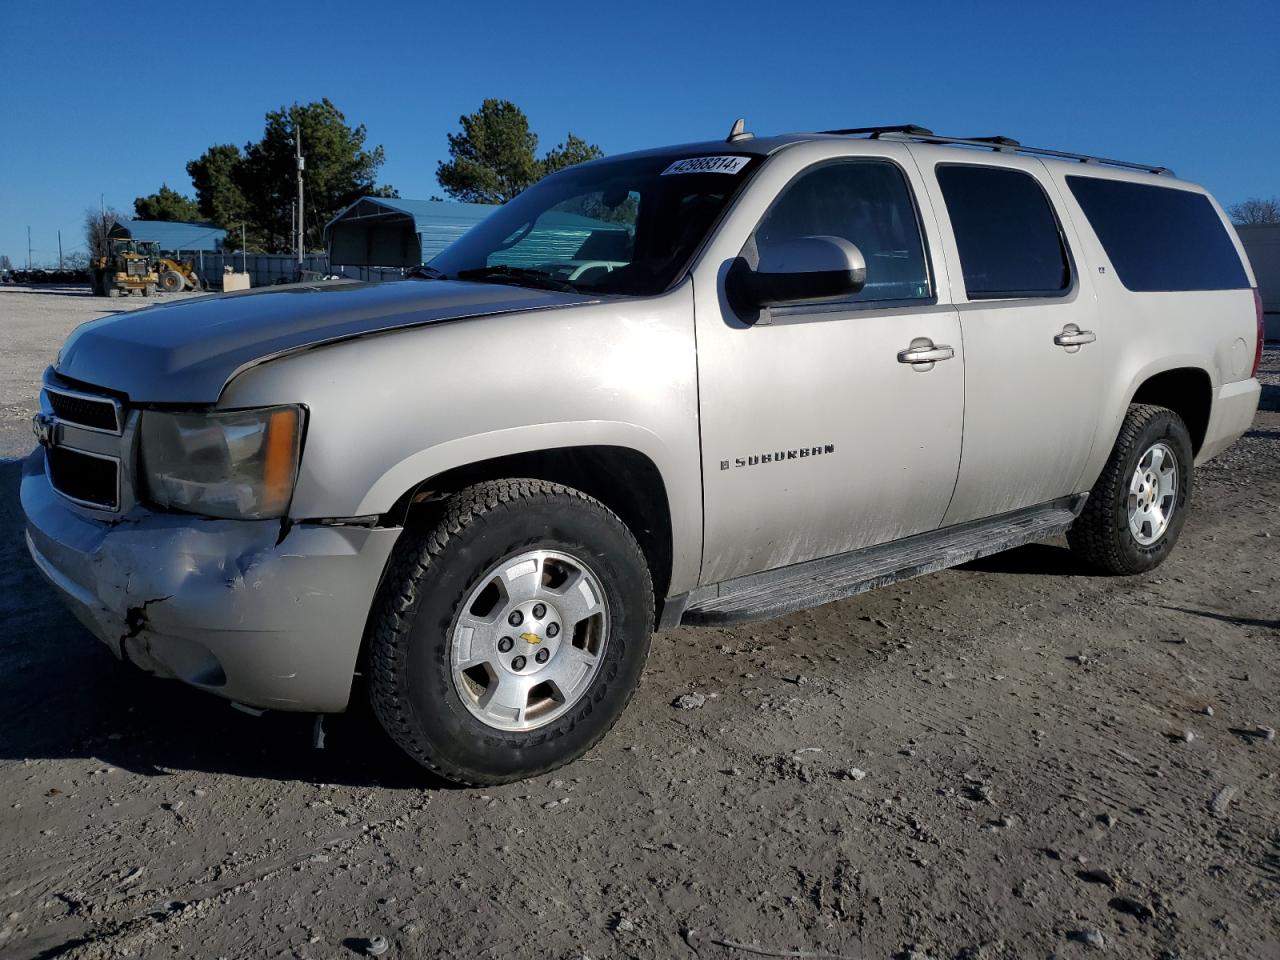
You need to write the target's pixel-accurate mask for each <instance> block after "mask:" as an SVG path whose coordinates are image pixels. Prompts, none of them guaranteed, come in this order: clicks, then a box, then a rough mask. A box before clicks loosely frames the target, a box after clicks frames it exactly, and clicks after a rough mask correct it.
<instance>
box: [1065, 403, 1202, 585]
mask: <svg viewBox="0 0 1280 960" xmlns="http://www.w3.org/2000/svg"><path fill="white" fill-rule="evenodd" d="M1149 453H1150V454H1151V457H1150V459H1149V458H1148V454H1149ZM1193 456H1194V455H1193V453H1192V449H1191V435H1190V434H1189V433H1188V432H1187V425H1186V424H1185V423H1183V422H1182V418H1181V417H1179V416H1178V415H1177V414H1176V413H1174V412H1173V411H1172V410H1169V409H1168V408H1166V407H1156V406H1152V405H1150V404H1132V405H1130V407H1129V411H1128V413H1126V414H1125V418H1124V422H1123V423H1122V424H1121V425H1120V435H1119V436H1118V437H1117V438H1116V445H1115V447H1114V448H1113V449H1112V451H1111V456H1110V458H1108V460H1107V464H1106V466H1105V467H1103V469H1102V475H1101V476H1100V477H1099V478H1098V482H1097V483H1096V484H1094V487H1093V490H1092V491H1091V492H1090V494H1089V499H1088V500H1087V501H1086V502H1085V506H1084V510H1083V511H1082V512H1081V514H1080V516H1079V517H1077V518H1076V521H1075V523H1074V524H1072V526H1071V529H1070V530H1069V531H1068V532H1067V542H1068V544H1070V546H1071V549H1072V551H1073V552H1075V553H1076V554H1077V555H1078V556H1079V557H1080V558H1081V559H1083V560H1084V561H1085V562H1086V563H1088V564H1089V565H1090V566H1092V567H1094V568H1095V569H1097V570H1100V571H1102V572H1104V573H1111V574H1135V573H1144V572H1146V571H1148V570H1153V569H1155V568H1156V567H1158V566H1159V565H1160V564H1162V563H1163V562H1164V560H1165V558H1166V557H1168V556H1169V552H1170V551H1171V550H1172V549H1173V545H1174V544H1175V543H1177V542H1178V535H1179V534H1180V533H1181V532H1182V525H1183V523H1185V522H1186V518H1187V508H1188V507H1189V506H1190V504H1191V481H1192V460H1193ZM1170 457H1172V461H1173V462H1172V465H1171V466H1169V458H1170ZM1140 466H1141V467H1142V470H1139V467H1140ZM1153 476H1154V477H1158V478H1159V480H1158V482H1157V483H1156V484H1154V485H1153V484H1152V483H1150V482H1149V480H1148V479H1147V478H1150V477H1153ZM1170 482H1172V484H1173V488H1172V489H1169V486H1168V484H1169V483H1170ZM1146 501H1149V503H1150V504H1151V505H1152V506H1153V507H1155V508H1158V509H1159V512H1158V514H1157V513H1156V512H1144V509H1147V508H1144V502H1146ZM1135 505H1136V507H1135ZM1131 511H1132V514H1131ZM1157 516H1162V517H1163V518H1164V522H1163V525H1161V524H1160V523H1159V522H1157V520H1156V519H1155V518H1156V517H1157ZM1135 526H1136V529H1135Z"/></svg>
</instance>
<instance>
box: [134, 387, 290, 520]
mask: <svg viewBox="0 0 1280 960" xmlns="http://www.w3.org/2000/svg"><path fill="white" fill-rule="evenodd" d="M141 433H142V439H141V449H142V473H143V475H144V477H145V478H146V484H147V494H148V497H149V498H150V499H151V501H152V502H153V503H155V504H157V505H158V506H161V507H168V508H170V509H173V510H186V511H188V512H190V513H202V514H206V515H208V516H213V517H231V518H235V519H244V520H260V519H266V518H270V517H282V516H284V514H285V511H286V510H287V509H288V508H289V500H290V498H291V497H292V496H293V485H294V481H295V480H296V479H297V476H298V452H299V450H300V449H301V446H302V408H301V407H294V406H288V407H264V408H263V409H260V410H235V411H230V412H226V413H222V412H218V411H212V412H209V413H166V412H163V411H159V410H147V411H144V412H143V414H142V426H141Z"/></svg>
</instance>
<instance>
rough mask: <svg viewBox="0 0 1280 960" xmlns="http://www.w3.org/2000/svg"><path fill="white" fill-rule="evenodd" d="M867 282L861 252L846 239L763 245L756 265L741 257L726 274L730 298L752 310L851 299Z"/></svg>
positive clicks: (819, 239) (808, 238)
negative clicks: (747, 262)
mask: <svg viewBox="0 0 1280 960" xmlns="http://www.w3.org/2000/svg"><path fill="white" fill-rule="evenodd" d="M866 282H867V262H866V260H864V259H863V256H862V251H860V250H859V249H858V248H857V247H856V246H854V245H853V244H852V243H850V242H849V241H848V240H845V239H844V238H843V237H799V238H797V239H795V240H787V241H785V242H783V243H778V244H773V245H770V246H767V247H764V248H762V249H761V250H760V263H759V265H758V266H757V267H756V269H754V270H752V269H751V268H750V267H748V266H747V265H746V263H745V262H744V261H742V260H739V261H738V262H737V263H735V264H734V266H733V267H732V268H731V269H730V271H729V275H728V277H726V284H727V287H728V289H727V292H728V294H729V297H730V299H731V300H732V301H733V303H734V305H735V306H741V307H744V308H746V309H747V310H759V309H760V308H761V307H776V306H781V305H783V304H788V303H808V302H811V301H815V300H837V299H840V298H841V297H851V296H853V295H854V294H855V293H857V292H858V291H859V290H861V289H862V288H863V286H865V285H866Z"/></svg>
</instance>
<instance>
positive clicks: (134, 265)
mask: <svg viewBox="0 0 1280 960" xmlns="http://www.w3.org/2000/svg"><path fill="white" fill-rule="evenodd" d="M124 272H125V273H127V274H128V275H129V276H131V277H143V276H146V273H147V262H146V261H145V260H126V261H125V265H124Z"/></svg>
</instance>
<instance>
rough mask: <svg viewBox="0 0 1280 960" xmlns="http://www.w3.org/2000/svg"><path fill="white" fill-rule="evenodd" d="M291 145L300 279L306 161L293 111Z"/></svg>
mask: <svg viewBox="0 0 1280 960" xmlns="http://www.w3.org/2000/svg"><path fill="white" fill-rule="evenodd" d="M293 143H294V147H295V148H296V149H297V154H296V157H295V159H296V160H297V163H298V200H297V203H298V217H297V224H298V236H297V240H296V246H297V251H298V279H299V280H301V279H302V242H303V241H302V237H303V232H302V170H303V168H304V167H305V166H306V161H305V160H303V159H302V130H301V128H299V126H298V114H297V112H296V111H295V112H294V115H293Z"/></svg>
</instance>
